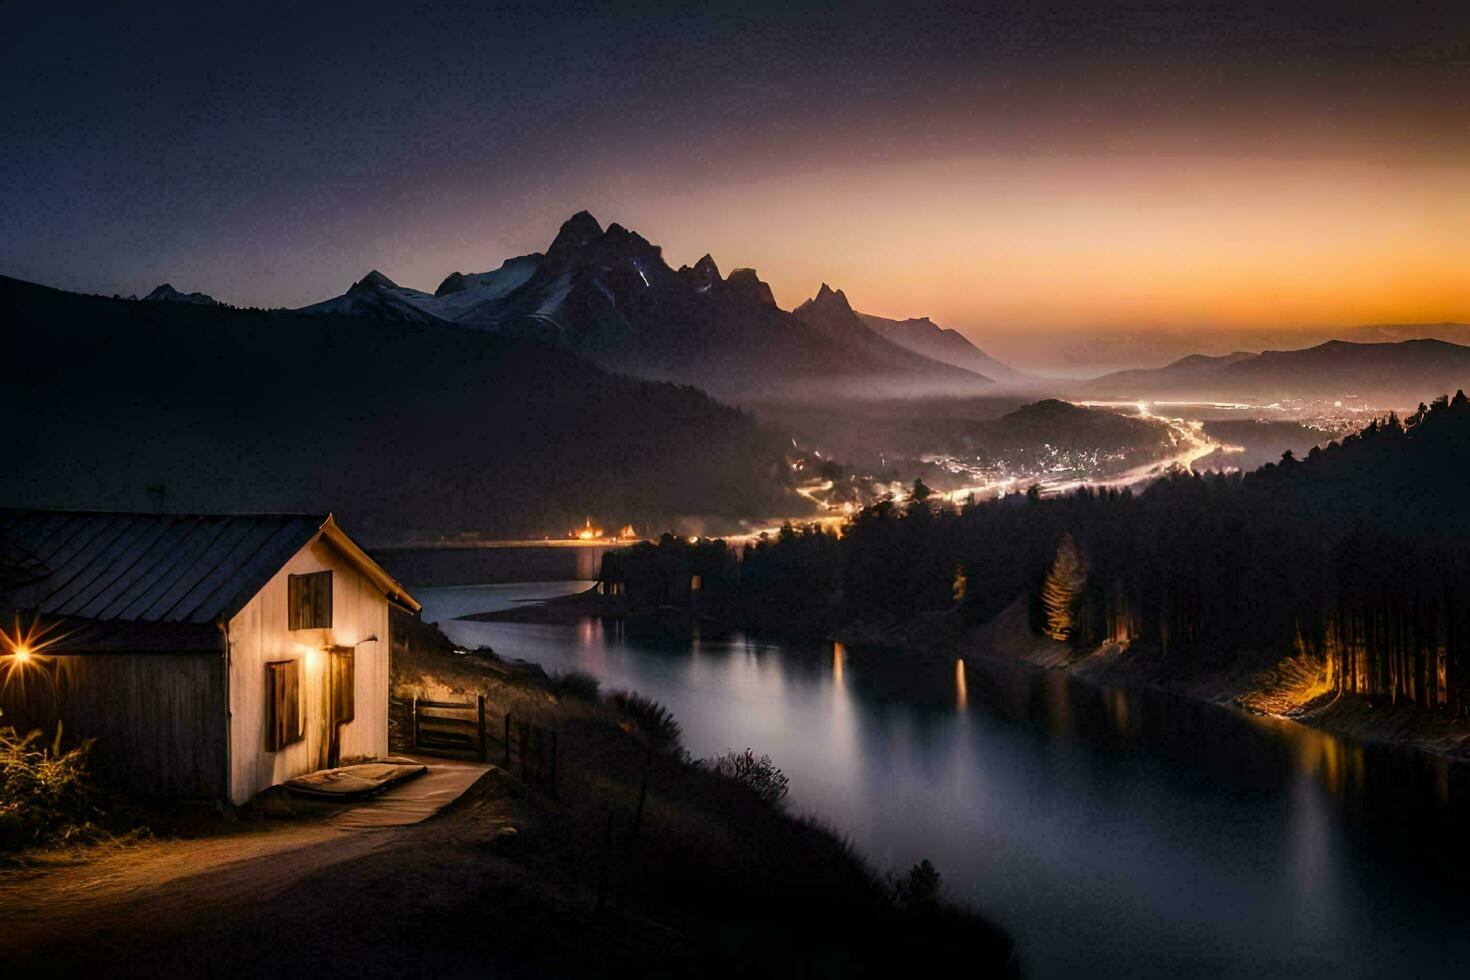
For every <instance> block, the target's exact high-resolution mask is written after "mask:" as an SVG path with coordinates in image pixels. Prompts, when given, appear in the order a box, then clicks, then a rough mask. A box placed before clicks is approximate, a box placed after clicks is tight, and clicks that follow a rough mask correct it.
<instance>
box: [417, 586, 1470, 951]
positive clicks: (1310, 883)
mask: <svg viewBox="0 0 1470 980" xmlns="http://www.w3.org/2000/svg"><path fill="white" fill-rule="evenodd" d="M585 585H586V584H585V583H536V584H532V585H515V586H476V587H469V588H455V589H415V590H414V594H415V595H416V596H417V597H418V598H420V599H422V600H423V601H424V604H425V608H424V616H425V618H426V619H430V620H433V619H438V620H439V621H440V623H441V625H443V626H444V627H445V629H446V631H447V632H448V633H449V634H450V636H452V637H453V638H454V639H455V640H456V641H457V642H461V643H465V644H480V643H488V644H489V645H491V646H493V647H494V648H495V649H496V650H497V651H499V652H500V653H501V654H503V655H507V656H512V657H524V658H526V659H528V660H533V661H536V662H539V663H541V664H542V665H544V666H545V667H546V668H547V669H548V670H565V669H570V668H576V669H579V670H583V671H587V672H588V673H591V674H594V675H596V676H597V677H599V678H600V679H601V680H602V682H603V686H604V689H607V688H610V687H626V688H633V689H636V690H638V691H641V692H643V693H645V694H648V695H650V696H652V697H655V698H657V699H658V700H660V701H662V702H664V703H665V704H667V705H668V706H669V707H670V708H671V709H672V710H673V712H674V713H675V715H676V717H677V718H678V719H679V720H680V722H681V723H682V724H683V727H684V743H685V745H686V747H687V748H688V749H689V750H690V751H691V752H693V753H694V754H695V755H708V754H712V753H717V752H722V751H724V750H725V749H728V748H744V747H746V746H750V747H753V748H755V749H756V750H757V751H758V752H769V753H770V754H771V756H772V757H773V758H774V759H775V760H776V762H777V764H778V765H780V766H781V768H782V769H783V770H785V772H786V773H787V775H788V776H790V777H791V784H792V791H791V804H792V806H793V808H795V809H796V810H799V811H804V812H810V813H814V814H817V815H819V816H821V817H823V818H824V819H826V820H827V821H828V822H830V823H832V824H833V825H835V826H837V827H839V828H841V829H843V830H845V831H847V832H848V833H850V834H851V835H852V837H853V839H854V840H855V841H856V843H857V844H858V845H859V847H860V848H861V849H862V850H863V852H864V853H865V854H867V855H868V857H869V858H870V859H872V861H873V862H874V863H875V864H877V865H878V866H879V867H882V868H892V869H898V868H904V867H907V866H908V865H910V864H912V863H913V862H915V861H917V860H919V859H920V858H926V857H927V858H929V859H931V860H932V861H934V863H935V864H936V866H938V868H939V869H940V871H941V872H942V873H943V874H944V880H945V884H946V888H947V889H948V890H949V892H950V894H952V895H953V896H955V897H957V898H962V899H965V900H967V901H968V902H970V903H971V904H973V905H975V906H977V907H978V908H980V909H981V910H982V911H984V912H985V913H986V914H988V915H989V916H990V917H992V918H993V919H995V920H997V921H999V922H1001V923H1002V924H1003V925H1005V926H1006V928H1008V929H1009V930H1010V931H1011V933H1012V935H1013V936H1015V938H1016V941H1017V943H1018V944H1019V948H1020V953H1021V957H1022V960H1023V963H1024V964H1025V966H1026V968H1027V972H1028V973H1030V974H1031V975H1035V976H1049V977H1050V976H1056V977H1069V976H1071V977H1075V976H1215V975H1232V976H1336V977H1341V976H1386V975H1408V976H1466V975H1470V928H1467V925H1470V898H1467V897H1470V851H1467V845H1466V844H1465V843H1464V842H1463V838H1466V837H1470V833H1467V832H1466V828H1470V820H1467V818H1470V808H1467V803H1470V784H1467V780H1466V777H1465V775H1464V774H1463V772H1462V771H1461V770H1460V768H1459V767H1450V766H1446V765H1444V764H1440V763H1436V762H1434V761H1432V760H1428V759H1425V758H1423V757H1421V756H1418V755H1413V754H1410V753H1403V752H1396V751H1386V750H1384V751H1369V750H1365V749H1363V748H1361V747H1357V746H1354V745H1352V744H1351V743H1347V742H1343V741H1341V740H1338V739H1335V738H1332V737H1329V736H1325V735H1322V734H1320V733H1317V732H1313V731H1311V730H1309V729H1304V728H1301V727H1298V726H1293V725H1289V724H1286V723H1278V722H1273V721H1269V720H1267V721H1258V720H1253V719H1248V718H1245V717H1243V716H1241V715H1239V714H1237V713H1235V712H1230V711H1226V710H1224V709H1219V708H1213V707H1210V706H1202V705H1198V704H1195V703H1193V702H1187V701H1183V700H1180V699H1176V698H1173V697H1169V696H1166V695H1161V694H1155V693H1151V692H1123V691H1115V690H1104V689H1099V688H1095V687H1091V686H1088V685H1084V684H1078V683H1075V682H1072V681H1070V680H1068V679H1067V678H1066V677H1064V676H1061V675H1058V674H1055V673H1044V672H1037V671H1032V670H1030V669H1027V668H1023V667H1021V666H1019V665H1012V664H1007V663H1003V662H999V661H996V660H991V659H989V658H972V660H971V662H968V663H951V664H941V665H932V666H924V667H914V666H913V665H907V666H903V665H895V663H894V658H893V657H892V656H887V657H885V656H883V655H876V656H875V655H872V654H864V653H861V652H857V651H846V650H842V649H840V648H834V647H833V645H831V644H825V645H799V644H792V643H789V642H773V641H766V640H761V639H756V638H752V637H747V636H742V635H739V634H736V635H731V636H722V637H719V638H710V637H696V638H693V639H690V638H687V637H684V638H677V639H671V638H669V637H668V636H648V637H644V636H639V635H635V634H630V633H629V632H628V630H627V629H626V628H625V627H623V626H622V625H620V624H615V623H600V622H594V621H588V622H585V623H583V624H582V625H580V626H576V627H569V626H528V625H516V624H499V623H467V622H454V621H452V617H454V616H458V615H463V614H465V613H468V612H477V611H485V610H490V609H496V608H506V607H507V606H508V605H511V604H512V603H513V602H514V600H517V599H521V600H524V599H527V598H537V597H545V596H549V595H555V594H563V593H566V592H569V591H573V590H575V589H580V588H584V587H585Z"/></svg>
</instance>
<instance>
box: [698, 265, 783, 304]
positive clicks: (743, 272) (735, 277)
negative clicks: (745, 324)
mask: <svg viewBox="0 0 1470 980" xmlns="http://www.w3.org/2000/svg"><path fill="white" fill-rule="evenodd" d="M705 257H706V258H708V256H705ZM710 264H711V265H713V264H714V260H713V259H711V260H710ZM725 286H726V288H727V289H728V290H729V291H730V292H731V293H733V294H734V295H736V296H741V297H744V298H746V299H749V300H752V301H754V302H756V303H759V304H760V305H762V306H769V307H772V308H775V306H776V294H775V293H773V292H771V287H770V286H769V285H768V284H766V283H765V282H762V281H761V277H760V276H758V275H756V274H755V270H754V269H732V270H731V271H730V278H728V279H726V280H725Z"/></svg>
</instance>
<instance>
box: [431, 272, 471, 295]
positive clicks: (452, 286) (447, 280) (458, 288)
mask: <svg viewBox="0 0 1470 980" xmlns="http://www.w3.org/2000/svg"><path fill="white" fill-rule="evenodd" d="M469 282H470V281H469V280H468V279H466V278H465V275H464V273H463V272H451V273H450V274H449V275H447V276H445V277H444V281H443V282H441V283H440V284H439V288H438V289H436V290H434V295H435V296H436V297H437V296H448V295H449V294H450V293H462V292H464V291H465V289H467V288H468V287H469Z"/></svg>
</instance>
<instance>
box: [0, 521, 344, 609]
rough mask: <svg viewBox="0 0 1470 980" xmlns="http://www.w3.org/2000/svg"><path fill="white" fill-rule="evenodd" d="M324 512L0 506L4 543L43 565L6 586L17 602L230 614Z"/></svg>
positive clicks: (32, 605) (293, 550)
mask: <svg viewBox="0 0 1470 980" xmlns="http://www.w3.org/2000/svg"><path fill="white" fill-rule="evenodd" d="M326 520H327V518H326V516H325V515H322V516H315V515H303V514H279V515H277V514H271V515H241V516H207V515H206V516H188V515H170V514H115V513H74V514H69V513H64V512H55V511H20V510H0V537H3V538H4V544H5V546H6V549H7V552H9V551H15V552H19V553H24V554H26V555H31V556H35V558H37V559H40V560H41V562H42V565H43V566H44V567H43V568H42V570H43V571H44V572H46V573H47V574H45V575H44V577H40V578H39V580H37V581H34V582H22V583H0V586H6V585H9V586H10V591H11V592H13V593H14V594H13V595H12V596H11V598H12V599H13V601H14V602H15V603H16V604H17V605H18V606H19V607H20V608H24V609H36V610H38V611H40V612H43V613H50V614H55V615H62V616H74V617H81V618H85V619H89V620H99V621H158V622H194V623H208V622H210V621H212V620H214V619H217V618H219V617H220V616H225V615H233V613H234V612H236V611H238V610H237V609H234V608H231V605H232V604H234V603H243V602H244V601H247V600H248V599H249V598H250V596H252V595H254V593H255V592H256V591H258V590H259V589H260V588H261V587H262V586H263V585H264V584H265V583H266V582H267V581H269V579H270V577H271V575H273V574H275V573H276V572H277V571H278V570H279V569H280V567H281V565H283V564H285V562H286V561H287V560H288V559H289V558H290V557H291V556H292V555H293V554H295V553H296V552H297V551H298V550H300V549H301V547H303V546H304V545H305V544H306V543H307V542H308V541H310V540H311V537H312V535H314V534H316V533H317V532H318V531H319V530H320V529H321V527H322V525H323V524H324V523H325V522H326Z"/></svg>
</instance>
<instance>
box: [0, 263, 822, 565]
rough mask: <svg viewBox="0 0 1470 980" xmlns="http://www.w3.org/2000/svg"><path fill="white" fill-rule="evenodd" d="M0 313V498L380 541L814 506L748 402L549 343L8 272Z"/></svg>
mask: <svg viewBox="0 0 1470 980" xmlns="http://www.w3.org/2000/svg"><path fill="white" fill-rule="evenodd" d="M370 288H371V287H370ZM0 320H3V322H4V323H5V324H6V327H7V328H6V329H5V330H4V331H0V358H3V359H4V362H5V363H6V364H9V365H12V366H14V367H16V368H17V370H15V371H14V372H12V377H11V378H10V379H9V380H8V381H7V382H6V384H5V385H3V386H0V411H3V412H4V415H5V417H6V418H8V419H10V420H12V424H11V425H8V426H6V427H5V430H4V435H3V437H0V453H3V458H4V459H5V461H6V473H7V475H6V479H5V481H4V485H3V489H0V504H6V505H25V506H49V507H68V508H89V509H103V510H154V509H167V510H175V511H216V510H222V511H248V512H260V511H276V510H284V511H305V512H313V513H316V512H322V511H326V510H334V511H336V512H337V513H338V516H339V517H341V518H342V519H343V521H344V524H345V525H346V526H347V527H349V528H351V529H353V530H354V532H355V533H357V534H360V535H364V536H366V537H367V538H368V539H369V540H373V539H377V540H383V538H385V537H395V538H397V537H401V536H403V535H408V534H415V533H423V534H435V533H450V534H453V533H455V532H457V531H460V530H473V531H481V532H486V533H490V534H502V535H516V536H521V535H528V534H533V533H534V534H556V533H559V532H563V533H564V532H565V531H566V530H567V529H570V528H571V527H573V526H580V525H581V524H582V521H583V519H584V518H585V517H587V516H591V517H592V519H593V520H594V521H598V522H604V526H608V527H614V528H616V527H620V526H622V525H623V524H634V525H635V526H637V527H638V528H639V529H640V530H649V531H655V532H656V531H658V530H662V529H664V528H670V527H675V528H684V529H687V531H686V533H687V532H688V531H718V530H729V529H732V528H735V527H737V526H738V522H739V521H740V520H741V519H742V518H751V519H754V520H769V519H771V518H773V517H775V518H780V517H786V516H795V515H799V514H802V513H806V512H809V511H810V509H811V505H810V504H809V503H807V502H806V501H805V500H804V499H803V498H801V497H800V496H798V495H797V494H795V493H794V492H793V490H792V489H791V469H790V466H789V465H787V462H786V460H785V458H784V455H783V440H781V439H778V438H777V437H776V436H775V435H773V434H772V433H770V432H769V431H768V430H766V429H764V428H762V427H761V426H759V425H758V424H757V423H756V422H755V421H754V420H753V419H752V418H751V417H750V416H749V415H747V414H746V413H744V412H741V411H739V410H736V409H733V408H730V407H727V406H725V405H721V404H719V403H718V402H716V401H714V400H713V399H711V398H709V397H708V396H707V395H705V394H703V393H702V392H699V391H697V390H695V389H694V388H691V387H688V386H678V385H673V384H668V383H662V382H652V381H640V380H635V379H632V378H628V377H624V376H620V375H615V374H610V373H608V372H607V371H605V370H603V369H601V368H599V367H597V366H595V365H593V364H591V363H589V362H588V361H587V360H585V359H584V358H581V357H578V356H576V355H574V354H572V353H569V352H567V351H564V350H559V349H557V348H554V347H550V346H547V345H545V344H540V343H529V342H526V341H524V340H517V339H514V338H510V337H505V336H499V335H496V334H493V333H489V332H486V331H482V330H469V329H464V328H461V327H457V326H453V325H449V324H445V323H433V324H421V323H402V322H388V321H386V320H382V319H365V318H352V317H347V316H343V315H340V314H323V315H317V316H304V315H300V314H296V313H290V312H285V311H262V310H238V309H232V308H229V307H224V306H214V305H207V304H199V303H194V302H177V301H174V302H141V301H128V300H118V299H106V298H102V297H97V296H83V295H79V294H76V293H68V292H63V291H61V290H56V289H50V288H47V287H44V286H38V285H35V284H32V283H26V282H22V281H20V280H16V279H9V278H5V277H0ZM42 406H43V407H42Z"/></svg>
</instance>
